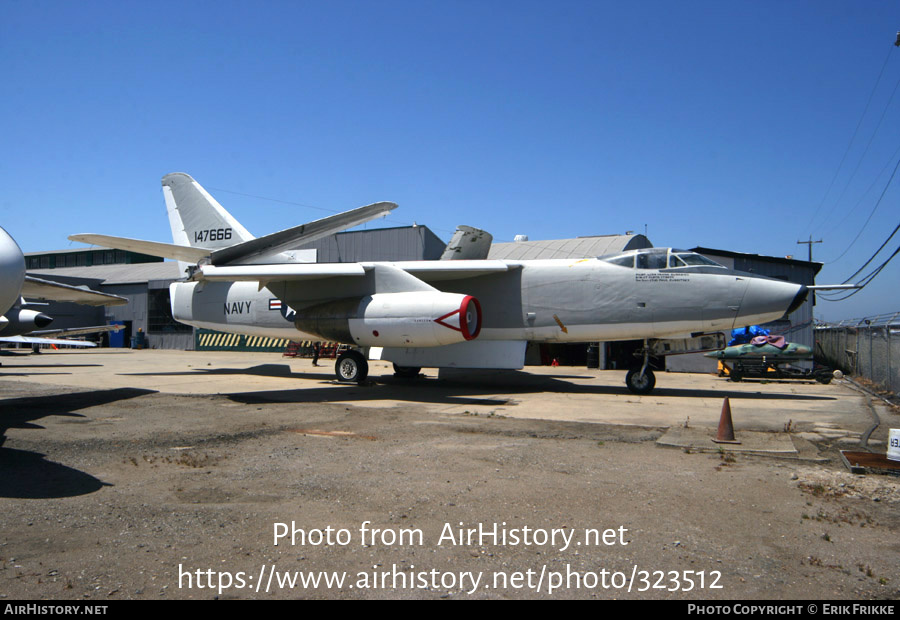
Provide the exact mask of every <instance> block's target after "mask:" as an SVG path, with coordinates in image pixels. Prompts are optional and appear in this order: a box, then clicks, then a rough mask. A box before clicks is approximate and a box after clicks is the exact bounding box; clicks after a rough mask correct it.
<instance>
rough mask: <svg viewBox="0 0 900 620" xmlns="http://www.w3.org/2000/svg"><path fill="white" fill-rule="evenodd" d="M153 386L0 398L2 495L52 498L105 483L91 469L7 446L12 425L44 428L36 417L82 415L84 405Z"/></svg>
mask: <svg viewBox="0 0 900 620" xmlns="http://www.w3.org/2000/svg"><path fill="white" fill-rule="evenodd" d="M154 393H155V392H154V391H153V390H142V389H136V388H118V389H113V390H92V391H88V392H75V393H72V394H50V395H44V396H24V397H20V398H6V399H3V400H0V471H2V472H3V475H2V476H0V497H10V498H23V499H49V498H60V497H75V496H78V495H85V494H87V493H93V492H94V491H97V490H99V489H100V488H102V487H104V486H109V485H107V484H106V483H104V482H102V481H100V480H98V479H97V478H95V477H94V476H91V475H90V474H88V473H85V472H82V471H79V470H77V469H73V468H71V467H68V466H66V465H62V464H59V463H54V462H53V461H48V460H47V459H46V458H45V456H46V455H44V454H41V453H39V452H32V451H28V450H18V449H13V448H8V447H5V446H4V444H5V443H6V439H7V438H6V432H7V431H8V430H9V429H11V428H18V429H34V430H41V429H43V428H44V427H43V426H40V425H39V424H35V423H34V421H35V420H39V419H41V418H44V417H47V416H65V417H74V418H83V417H85V416H83V415H82V414H80V413H74V412H75V411H78V410H81V409H87V408H90V407H96V406H100V405H108V404H111V403H115V402H118V401H122V400H127V399H131V398H136V397H138V396H144V395H146V394H154Z"/></svg>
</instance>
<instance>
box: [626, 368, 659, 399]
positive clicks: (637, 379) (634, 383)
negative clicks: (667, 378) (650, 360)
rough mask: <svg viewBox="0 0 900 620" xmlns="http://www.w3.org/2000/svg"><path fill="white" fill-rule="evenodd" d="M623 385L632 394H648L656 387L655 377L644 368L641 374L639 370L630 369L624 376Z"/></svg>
mask: <svg viewBox="0 0 900 620" xmlns="http://www.w3.org/2000/svg"><path fill="white" fill-rule="evenodd" d="M625 384H626V385H627V386H628V390H629V391H630V392H631V393H632V394H640V395H644V394H649V393H650V392H652V391H653V388H654V387H656V375H654V374H653V371H652V370H650V369H649V368H645V369H644V371H643V373H642V372H641V369H640V368H632V369H631V370H629V371H628V374H627V375H625Z"/></svg>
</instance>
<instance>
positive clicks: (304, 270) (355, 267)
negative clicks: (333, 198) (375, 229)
mask: <svg viewBox="0 0 900 620" xmlns="http://www.w3.org/2000/svg"><path fill="white" fill-rule="evenodd" d="M379 265H385V266H389V267H392V268H395V269H399V270H402V271H405V272H407V273H408V274H410V275H412V276H414V277H416V278H418V279H420V280H422V281H424V282H436V281H438V280H457V279H460V278H467V277H468V278H473V277H477V276H483V275H487V274H490V273H501V272H506V271H510V270H511V269H518V268H519V267H520V265H518V264H516V263H506V262H504V261H491V260H477V261H476V260H473V261H465V260H460V261H401V262H396V263H368V262H366V263H291V264H276V265H235V266H221V267H220V266H215V265H203V266H202V267H200V274H201V276H200V277H201V279H203V280H211V281H226V282H281V281H290V280H317V279H323V278H337V277H361V276H364V275H366V272H368V271H371V270H373V269H375V268H376V266H379Z"/></svg>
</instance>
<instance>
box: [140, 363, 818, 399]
mask: <svg viewBox="0 0 900 620" xmlns="http://www.w3.org/2000/svg"><path fill="white" fill-rule="evenodd" d="M197 373H200V374H201V375H249V376H263V377H277V378H295V379H298V380H302V379H308V380H314V381H317V382H318V387H309V385H308V384H306V385H304V386H303V389H296V390H290V389H289V390H255V391H251V392H240V393H231V394H227V396H228V398H230V399H231V400H233V401H235V402H240V403H245V404H260V403H266V402H290V403H317V402H321V403H327V402H348V401H358V402H367V401H374V400H396V401H401V402H423V403H431V404H446V405H500V404H505V403H508V402H510V401H512V400H514V399H515V398H516V396H517V395H519V394H533V393H538V392H550V393H554V394H583V395H598V396H602V395H617V394H620V395H624V394H630V392H629V391H628V390H627V389H626V388H624V387H619V386H611V385H585V384H583V383H579V382H578V381H579V380H580V379H587V378H589V377H587V376H584V375H565V374H558V375H541V376H536V375H533V374H530V373H527V372H520V371H515V370H509V371H496V372H494V373H492V374H491V375H490V376H489V379H484V380H478V379H474V380H473V379H471V378H466V379H465V380H454V379H436V378H429V377H418V378H414V379H411V378H404V377H400V376H397V375H383V376H380V377H379V376H374V377H373V376H370V377H369V378H368V380H367V382H366V384H365V386H363V387H361V386H358V385H357V384H346V383H340V382H337V381H334V380H331V379H326V378H325V376H324V375H322V374H320V373H312V372H296V371H293V370H292V369H291V367H290V366H289V365H288V364H261V365H257V366H253V367H250V368H243V367H237V368H209V369H205V368H194V369H191V370H186V371H172V372H162V373H135V374H137V375H139V376H188V375H191V374H197ZM479 396H488V397H489V398H478V397H479ZM504 396H508V397H509V398H504ZM654 396H655V397H657V398H665V397H672V398H706V399H709V398H714V399H722V398H726V397H727V398H730V399H732V400H739V399H745V400H772V401H778V400H784V401H822V400H835V398H834V397H832V396H814V395H809V394H773V393H762V392H746V391H738V390H702V389H701V390H698V389H694V388H691V389H684V388H658V389H657V391H656V392H655V393H654Z"/></svg>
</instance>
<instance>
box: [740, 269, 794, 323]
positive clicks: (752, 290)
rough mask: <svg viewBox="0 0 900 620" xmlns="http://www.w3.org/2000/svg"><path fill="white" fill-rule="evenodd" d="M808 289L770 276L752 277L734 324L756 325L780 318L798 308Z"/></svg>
mask: <svg viewBox="0 0 900 620" xmlns="http://www.w3.org/2000/svg"><path fill="white" fill-rule="evenodd" d="M808 294H809V289H808V288H806V287H805V286H803V285H801V284H793V283H791V282H785V281H783V280H775V279H772V278H753V279H751V280H750V286H749V287H748V288H747V293H746V294H745V295H744V299H743V302H742V303H741V308H740V312H739V315H738V320H737V321H735V326H736V327H739V326H741V325H758V324H760V323H766V322H768V321H775V320H777V319H780V318H781V317H783V316H784V315H785V314H790V313H791V312H793V311H794V310H796V309H797V308H799V307H800V306H801V305H802V304H803V302H804V301H806V296H807V295H808Z"/></svg>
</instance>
